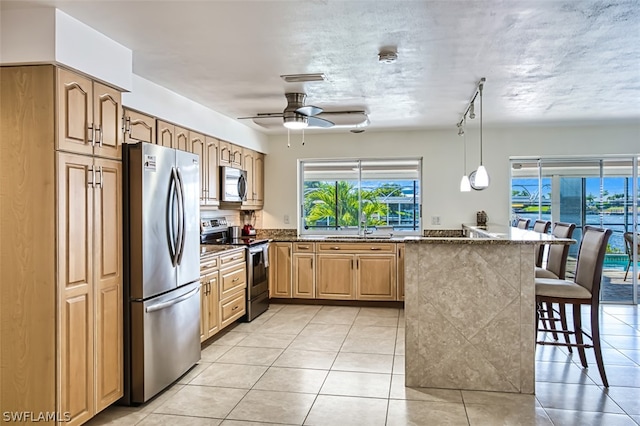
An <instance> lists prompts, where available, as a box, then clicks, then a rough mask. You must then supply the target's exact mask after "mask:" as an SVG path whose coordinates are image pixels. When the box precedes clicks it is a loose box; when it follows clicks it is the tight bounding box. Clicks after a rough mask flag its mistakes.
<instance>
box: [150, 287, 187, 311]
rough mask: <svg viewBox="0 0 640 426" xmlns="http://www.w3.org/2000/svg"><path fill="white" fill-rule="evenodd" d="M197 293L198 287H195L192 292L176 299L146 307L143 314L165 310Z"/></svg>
mask: <svg viewBox="0 0 640 426" xmlns="http://www.w3.org/2000/svg"><path fill="white" fill-rule="evenodd" d="M198 291H200V287H196V288H194V289H193V290H191V291H190V292H189V293H186V294H183V295H182V296H179V297H176V298H175V299H171V300H167V301H166V302H162V303H156V304H155V305H151V306H148V307H147V308H146V309H145V312H155V311H160V310H162V309H166V308H168V307H170V306H173V305H175V304H177V303H180V302H182V301H183V300H187V299H188V298H190V297H191V296H193V295H194V294H196V293H197V292H198Z"/></svg>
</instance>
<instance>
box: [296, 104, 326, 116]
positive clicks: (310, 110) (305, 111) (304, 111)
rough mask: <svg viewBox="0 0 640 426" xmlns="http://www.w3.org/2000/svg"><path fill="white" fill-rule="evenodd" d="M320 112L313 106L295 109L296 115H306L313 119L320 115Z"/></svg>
mask: <svg viewBox="0 0 640 426" xmlns="http://www.w3.org/2000/svg"><path fill="white" fill-rule="evenodd" d="M322 111H323V109H322V108H320V107H317V106H313V105H305V106H301V107H300V108H298V109H296V112H297V113H298V114H302V115H306V116H307V117H313V116H314V115H318V114H320V113H321V112H322Z"/></svg>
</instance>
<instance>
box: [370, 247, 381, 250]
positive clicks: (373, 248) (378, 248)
mask: <svg viewBox="0 0 640 426" xmlns="http://www.w3.org/2000/svg"><path fill="white" fill-rule="evenodd" d="M371 250H382V249H381V248H380V247H371Z"/></svg>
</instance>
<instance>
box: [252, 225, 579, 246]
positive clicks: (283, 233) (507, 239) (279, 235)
mask: <svg viewBox="0 0 640 426" xmlns="http://www.w3.org/2000/svg"><path fill="white" fill-rule="evenodd" d="M274 231H275V232H273V231H270V230H263V231H258V233H259V237H260V238H270V239H272V240H273V241H277V242H294V243H295V242H308V243H324V242H331V243H366V244H370V243H376V242H380V243H412V244H478V245H504V244H541V243H544V244H575V243H576V241H575V240H572V239H566V238H556V237H554V236H552V235H548V234H541V233H539V232H534V231H526V230H523V229H518V228H513V227H508V226H501V225H495V224H488V226H487V227H482V228H480V227H477V226H475V225H468V224H463V225H462V228H461V229H442V230H440V229H438V230H425V231H424V234H425V236H387V237H384V236H375V237H371V236H369V237H360V236H356V235H353V236H344V235H300V236H299V235H297V234H296V231H295V230H288V229H287V230H274Z"/></svg>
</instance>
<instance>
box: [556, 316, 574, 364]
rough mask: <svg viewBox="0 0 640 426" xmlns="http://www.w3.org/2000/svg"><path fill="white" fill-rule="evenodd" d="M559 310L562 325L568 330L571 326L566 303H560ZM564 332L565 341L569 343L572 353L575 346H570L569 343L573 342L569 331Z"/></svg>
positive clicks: (568, 347)
mask: <svg viewBox="0 0 640 426" xmlns="http://www.w3.org/2000/svg"><path fill="white" fill-rule="evenodd" d="M559 305H560V306H559V311H560V324H561V325H562V329H563V330H564V331H568V330H569V326H568V325H567V309H566V307H565V304H564V303H560V304H559ZM562 334H564V341H565V343H566V344H567V349H569V353H570V354H572V353H573V348H572V347H571V346H569V344H570V343H571V340H570V339H569V335H568V334H567V333H562Z"/></svg>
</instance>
